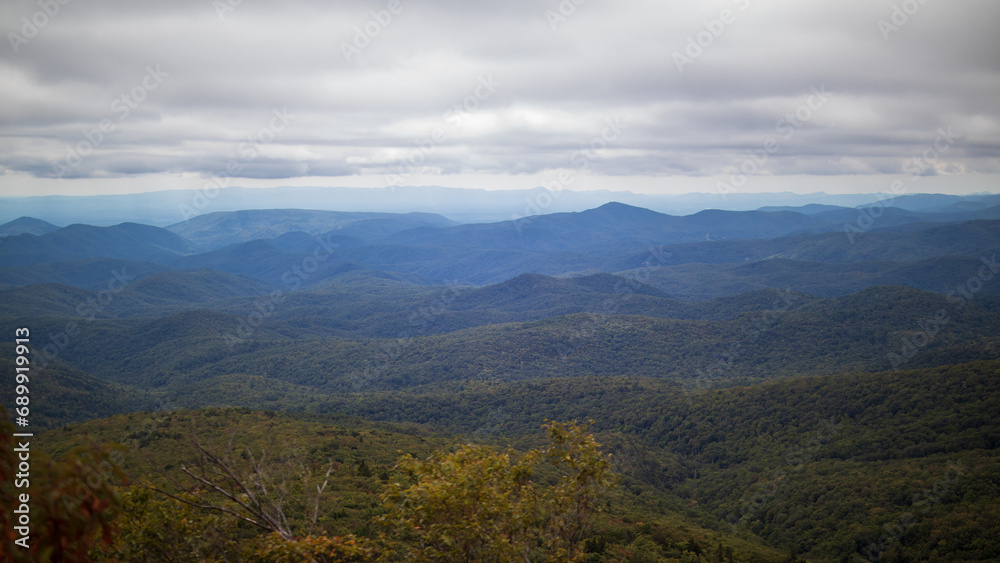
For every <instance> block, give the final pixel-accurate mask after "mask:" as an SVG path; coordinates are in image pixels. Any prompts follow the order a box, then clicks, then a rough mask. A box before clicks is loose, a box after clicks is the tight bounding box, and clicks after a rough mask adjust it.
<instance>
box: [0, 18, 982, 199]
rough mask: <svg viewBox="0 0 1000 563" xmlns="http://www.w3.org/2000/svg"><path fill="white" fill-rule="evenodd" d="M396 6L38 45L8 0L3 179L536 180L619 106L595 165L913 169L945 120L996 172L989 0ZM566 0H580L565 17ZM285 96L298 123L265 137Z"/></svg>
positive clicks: (53, 33) (118, 25)
mask: <svg viewBox="0 0 1000 563" xmlns="http://www.w3.org/2000/svg"><path fill="white" fill-rule="evenodd" d="M225 1H226V0H222V2H225ZM909 4H912V5H914V6H916V5H919V4H917V3H916V2H914V1H910V2H909ZM387 5H388V2H387V1H384V0H383V1H370V2H350V3H349V2H338V3H323V2H312V1H307V0H300V1H290V2H282V3H280V5H278V4H271V3H267V4H266V5H264V3H254V2H250V1H244V2H242V3H241V4H240V5H239V6H236V7H234V8H233V9H232V10H231V11H227V12H225V13H223V14H222V15H221V17H220V15H219V14H217V13H216V10H215V8H214V7H213V6H214V4H213V2H210V1H208V0H190V1H179V2H155V1H151V0H147V1H138V2H136V1H131V2H130V1H124V0H123V1H109V2H99V3H85V2H69V3H67V4H66V5H60V11H59V13H58V14H56V15H54V16H52V17H47V18H44V19H47V21H46V24H45V25H44V26H37V27H38V29H37V33H36V34H34V35H33V36H32V37H30V38H28V37H27V35H29V33H25V32H26V31H27V32H30V31H31V29H30V28H29V29H23V28H24V23H23V20H22V18H28V20H29V21H31V19H32V18H35V19H36V20H37V21H40V20H42V19H43V18H41V17H40V16H37V13H38V12H39V10H40V8H39V5H38V4H37V3H36V2H33V1H27V0H19V1H12V2H6V3H4V4H3V6H2V7H0V30H3V31H4V33H5V34H6V35H7V38H8V40H9V39H10V37H11V35H10V34H19V35H21V36H23V37H25V39H26V42H18V41H16V40H15V44H11V43H10V41H8V44H6V45H3V46H2V48H0V172H5V173H6V174H7V176H5V177H0V178H8V180H0V181H11V180H9V178H11V177H14V176H17V175H20V176H22V177H23V176H27V177H29V178H30V177H40V178H44V177H52V176H61V177H64V178H101V177H120V176H132V175H147V174H185V173H186V174H197V175H202V176H207V175H211V174H213V173H219V172H220V171H222V170H225V169H226V167H227V165H231V163H234V162H235V163H237V164H238V165H239V172H238V173H236V174H233V175H234V176H236V177H246V178H271V179H282V178H295V177H300V176H344V175H358V174H369V175H382V174H388V173H394V172H395V171H398V170H400V168H401V166H402V167H404V168H405V169H407V170H410V171H412V172H415V173H416V172H421V173H431V174H434V173H440V174H458V173H463V174H469V173H479V174H536V173H544V172H546V171H551V170H555V169H559V168H570V167H573V164H572V163H571V156H572V155H573V154H574V152H575V151H579V150H581V149H582V148H585V147H587V146H589V144H590V143H591V141H592V140H593V139H594V138H595V136H599V135H600V134H601V132H602V129H603V128H604V127H605V120H606V119H607V118H610V117H617V118H620V119H621V120H623V121H624V122H625V123H627V124H628V128H627V130H626V132H625V134H623V135H621V136H619V137H617V138H616V139H615V140H614V142H613V143H608V144H607V147H606V150H602V151H600V152H599V157H597V158H594V159H591V160H590V161H589V163H588V166H589V172H590V173H592V174H598V175H607V176H629V175H637V176H641V175H645V176H649V175H653V176H656V175H681V176H693V177H697V176H711V175H719V174H723V175H724V174H730V173H732V172H733V171H734V170H738V169H739V167H740V166H741V164H742V163H743V162H744V161H745V160H746V159H747V155H748V154H749V153H748V151H754V150H758V149H760V148H761V147H762V146H764V143H766V142H768V139H773V140H774V141H776V142H777V148H776V149H775V150H774V151H773V152H772V153H770V154H769V156H768V159H767V161H766V162H764V163H762V164H761V165H760V166H759V169H758V170H756V171H755V173H756V174H761V175H769V174H770V175H783V174H801V175H824V176H825V175H838V174H845V175H847V174H892V173H901V172H904V171H905V170H904V166H905V162H906V161H907V159H909V158H911V157H913V156H914V155H918V154H920V152H921V151H923V150H925V149H926V147H927V146H928V145H929V144H932V143H933V142H934V140H935V137H936V135H937V133H936V131H937V130H938V129H939V128H948V127H951V128H953V129H954V131H956V132H959V133H960V134H961V138H960V140H959V141H958V142H956V143H954V144H953V145H951V146H950V147H949V150H948V151H947V152H945V153H942V154H941V157H940V159H939V160H938V161H937V162H936V163H935V165H936V168H935V169H934V172H938V173H973V172H983V173H990V174H996V173H998V171H1000V160H998V155H1000V101H998V100H1000V98H998V96H997V93H998V92H1000V59H998V58H997V57H996V53H997V52H1000V34H997V33H995V29H994V27H995V23H996V22H997V21H1000V4H997V3H995V2H992V1H988V0H967V1H961V2H944V1H943V0H929V1H927V2H926V3H924V4H922V5H919V6H920V7H919V9H918V10H916V12H915V13H912V14H909V15H906V21H905V23H903V24H902V25H897V24H899V23H900V21H901V16H899V13H903V12H899V13H897V15H896V20H895V21H896V23H895V24H894V23H893V19H892V18H893V14H894V11H893V10H894V8H893V6H894V5H896V6H904V5H907V2H903V1H902V0H898V1H893V0H877V1H872V0H844V1H839V2H832V1H831V2H809V3H803V2H793V1H791V0H771V1H764V0H737V1H730V0H716V1H713V2H695V1H693V0H691V1H675V2H662V1H655V2H654V1H652V0H625V1H621V2H609V1H607V0H588V1H586V2H583V3H582V4H581V5H579V6H576V5H575V4H574V3H573V2H572V0H565V1H563V2H557V1H555V0H553V1H550V2H541V3H539V2H532V1H528V0H518V1H512V2H505V3H493V2H467V1H462V2H459V1H457V0H439V1H425V2H419V3H418V2H411V1H409V0H400V4H399V5H400V6H402V11H401V12H399V13H397V14H394V15H391V21H388V23H387V24H383V23H379V22H378V21H377V20H378V19H379V18H383V22H385V21H386V19H385V16H386V14H387V12H385V11H384V10H386V7H387ZM560 5H562V6H570V5H573V6H575V11H574V12H573V13H572V14H569V15H566V16H565V19H559V18H555V19H553V17H552V14H554V13H558V12H559V9H560V8H559V6H560ZM723 10H728V11H729V12H728V14H729V19H730V23H722V24H721V26H720V25H719V22H715V20H719V19H720V18H722V17H723V15H724V14H725V13H726V12H723ZM547 11H550V13H549V15H548V16H547V15H546V12H547ZM911 11H912V10H911ZM880 21H881V22H882V24H880V23H879V22H880ZM887 22H888V24H892V25H894V26H896V29H895V30H893V29H891V28H887V27H886V23H887ZM553 23H554V24H555V29H553ZM880 25H881V28H880ZM365 29H368V30H373V31H376V32H377V34H376V35H375V36H373V37H368V36H367V35H361V36H359V31H358V30H361V33H362V34H364V30H365ZM887 29H888V31H887ZM713 30H714V31H715V32H717V33H716V34H713V33H712V31H713ZM886 37H888V39H886ZM699 39H700V40H702V43H703V46H697V47H690V45H691V41H692V40H693V41H695V42H697V41H698V40H699ZM344 45H348V46H349V47H348V49H349V50H353V51H352V52H351V53H350V54H349V58H350V61H348V60H345V56H344V48H345V47H344ZM15 47H16V48H17V52H15ZM699 49H700V51H699ZM675 53H679V54H681V55H683V56H685V57H690V62H689V63H687V64H685V65H684V66H683V72H681V71H679V70H678V68H677V62H676V60H677V58H676V56H675ZM150 69H154V71H155V74H158V76H157V77H156V78H155V79H153V80H151V79H150V78H149V77H148V76H149V74H150ZM156 69H159V70H158V71H156ZM161 79H162V80H161ZM484 80H487V81H492V82H493V83H495V84H497V85H496V86H495V87H494V88H493V91H489V92H487V91H486V90H484V89H483V87H481V85H482V84H483V82H482V81H484ZM144 81H145V82H144ZM149 86H154V87H152V88H150V87H149ZM820 87H822V88H823V89H824V90H825V91H826V92H828V93H829V96H828V99H827V100H824V101H823V102H822V103H821V104H815V99H812V102H814V105H813V106H809V104H810V101H811V98H810V96H812V95H813V94H812V93H811V92H812V89H813V88H820ZM477 88H478V90H477ZM477 93H478V94H479V95H478V97H477ZM803 107H807V108H809V111H808V112H805V111H802V110H801V108H803ZM283 108H284V109H285V110H286V111H287V112H288V113H290V114H293V115H294V116H295V118H294V120H293V121H292V122H291V123H289V124H286V126H283V127H281V129H280V130H274V129H272V130H270V131H269V127H271V117H272V115H273V112H274V111H275V110H279V111H281V110H282V109H283ZM456 108H457V111H456ZM796 111H800V114H799V120H798V125H796V126H794V127H792V128H791V129H789V127H788V124H789V121H788V119H787V116H789V115H791V116H793V117H794V116H796ZM806 113H808V118H807V119H801V117H802V116H803V115H806ZM783 120H784V121H783ZM102 123H103V124H104V129H105V131H103V132H102V133H101V134H100V136H97V135H96V134H95V133H93V132H94V131H95V130H97V131H100V130H101V129H102ZM789 131H791V134H790V135H789ZM435 135H436V138H437V140H434V141H433V142H432V144H431V145H428V144H427V143H426V141H427V139H434V138H435ZM254 139H256V140H257V142H256V144H254V142H253V140H254ZM248 142H249V143H250V144H251V145H254V151H253V154H252V157H251V156H250V153H248V151H247V147H246V144H247V143H248ZM421 142H423V143H424V145H423V146H424V147H425V148H426V147H432V150H426V151H424V152H420V148H419V147H420V143H421ZM74 151H75V152H76V153H77V156H79V162H78V163H77V164H75V165H73V163H74V162H76V160H77V159H76V158H75V157H74V156H73V153H74ZM415 151H417V152H418V153H420V156H419V158H417V157H414V156H413V155H414V154H416V153H415ZM83 153H86V154H83ZM418 159H419V163H418V164H415V165H412V164H411V165H410V166H409V167H407V164H406V163H407V162H412V161H413V160H418ZM60 165H61V166H60ZM2 185H3V184H0V186H2Z"/></svg>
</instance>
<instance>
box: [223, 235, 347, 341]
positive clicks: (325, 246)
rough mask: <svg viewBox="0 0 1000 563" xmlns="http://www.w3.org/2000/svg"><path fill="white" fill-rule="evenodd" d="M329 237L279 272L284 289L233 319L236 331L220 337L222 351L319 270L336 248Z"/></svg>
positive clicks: (320, 239) (245, 336)
mask: <svg viewBox="0 0 1000 563" xmlns="http://www.w3.org/2000/svg"><path fill="white" fill-rule="evenodd" d="M331 236H333V235H332V234H330V233H328V234H327V235H326V238H325V239H324V238H323V237H321V236H317V237H314V238H315V240H316V247H315V248H314V249H313V251H312V252H311V253H309V254H306V255H305V256H304V257H303V258H302V259H301V260H299V261H298V263H296V264H293V265H292V266H291V267H289V268H288V269H286V270H285V271H284V272H282V274H281V282H282V283H283V284H285V286H287V287H286V288H284V289H283V288H280V287H279V288H277V289H275V290H274V291H272V292H270V293H268V294H265V295H262V296H260V297H258V298H257V299H255V300H254V303H253V311H251V312H250V313H249V314H248V315H244V316H242V317H240V318H239V319H238V320H237V324H238V325H239V326H238V327H237V328H236V330H235V331H232V332H226V333H224V334H223V335H222V340H223V341H224V342H225V343H226V348H227V349H228V351H229V352H230V353H232V352H233V351H234V350H235V349H236V346H237V345H238V344H242V343H243V342H245V341H246V339H248V338H250V337H251V336H252V335H253V333H254V332H255V331H256V330H257V329H258V328H260V326H261V325H262V324H264V320H265V319H267V318H268V317H270V316H272V315H274V313H275V312H276V311H277V310H278V305H279V304H281V302H282V301H283V300H284V299H285V296H286V294H287V293H291V292H293V291H298V290H299V289H300V288H301V287H302V284H303V283H305V282H306V281H308V280H309V278H310V277H311V276H312V275H313V274H315V273H316V272H317V271H318V270H319V267H320V265H321V264H322V263H323V262H326V261H327V260H329V259H330V256H332V255H333V252H334V250H336V249H338V248H340V243H336V242H332V241H331V240H330V237H331Z"/></svg>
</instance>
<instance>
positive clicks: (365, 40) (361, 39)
mask: <svg viewBox="0 0 1000 563" xmlns="http://www.w3.org/2000/svg"><path fill="white" fill-rule="evenodd" d="M404 8H405V6H404V5H403V3H402V2H401V1H400V0H389V1H388V2H387V3H386V5H385V9H382V10H373V11H372V12H371V18H370V19H369V20H368V21H367V22H365V23H364V24H362V25H360V26H357V25H356V26H354V38H353V39H352V40H351V42H350V43H348V42H347V41H341V42H340V53H341V54H342V55H344V60H345V61H347V64H351V63H352V62H354V61H353V60H352V59H353V57H356V56H357V55H360V54H361V52H362V51H364V50H365V49H367V48H368V46H369V45H371V44H372V41H374V40H375V38H376V37H378V36H380V35H382V31H384V30H385V28H387V27H389V24H391V23H392V21H393V18H394V17H395V16H398V15H399V14H402V13H403V9H404Z"/></svg>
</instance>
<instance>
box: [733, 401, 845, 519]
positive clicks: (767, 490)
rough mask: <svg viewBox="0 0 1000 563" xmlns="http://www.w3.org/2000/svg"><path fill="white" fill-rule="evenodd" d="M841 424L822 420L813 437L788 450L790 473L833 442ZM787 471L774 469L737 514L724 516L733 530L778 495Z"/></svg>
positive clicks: (786, 456) (785, 480) (796, 470)
mask: <svg viewBox="0 0 1000 563" xmlns="http://www.w3.org/2000/svg"><path fill="white" fill-rule="evenodd" d="M841 424H843V423H836V422H834V418H833V417H830V419H829V420H824V421H822V423H821V424H820V428H819V430H817V431H816V432H814V434H813V437H812V438H811V439H810V440H808V441H807V442H805V443H804V444H802V445H799V446H796V447H790V448H788V451H787V452H785V462H786V463H787V464H789V465H790V466H791V471H792V472H799V471H802V468H803V467H805V465H806V464H807V463H809V462H811V461H813V460H815V459H816V455H817V454H818V453H819V450H820V448H821V447H822V446H823V445H824V444H827V443H829V442H830V441H832V440H833V438H834V437H835V436H836V435H837V434H838V433H839V432H840V427H841ZM788 473H789V472H788V471H786V470H784V469H776V470H774V471H772V472H771V473H770V475H768V478H766V479H762V480H760V481H758V482H757V483H754V485H753V491H752V492H751V493H750V496H749V497H747V498H746V500H744V501H743V502H741V503H740V508H739V511H738V512H730V513H729V514H728V515H726V520H727V521H728V522H729V523H730V524H732V526H733V527H734V528H735V527H737V526H739V525H740V524H742V523H743V522H746V521H748V520H750V519H752V518H753V517H754V515H756V514H757V511H759V510H760V509H761V508H763V506H764V505H765V504H766V503H767V502H768V500H770V499H771V498H773V497H774V496H775V495H777V494H778V490H779V485H780V484H781V483H785V482H787V477H788Z"/></svg>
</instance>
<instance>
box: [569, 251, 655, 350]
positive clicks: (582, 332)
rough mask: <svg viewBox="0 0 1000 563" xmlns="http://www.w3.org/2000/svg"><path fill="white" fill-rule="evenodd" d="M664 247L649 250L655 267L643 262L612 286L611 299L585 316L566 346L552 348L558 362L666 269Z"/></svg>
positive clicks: (609, 297)
mask: <svg viewBox="0 0 1000 563" xmlns="http://www.w3.org/2000/svg"><path fill="white" fill-rule="evenodd" d="M664 246H665V245H660V246H659V247H652V246H651V247H649V256H650V258H651V259H655V260H656V262H657V264H655V265H654V264H653V263H652V260H650V259H647V260H646V261H644V262H643V264H642V267H641V268H639V269H638V272H636V273H635V274H633V275H630V276H628V277H623V279H622V280H621V281H619V282H617V283H615V286H614V288H613V289H612V293H611V295H609V296H608V297H607V298H605V299H604V301H602V302H601V308H600V310H599V311H598V312H596V313H595V312H589V311H588V312H587V313H586V314H587V318H586V320H585V321H584V322H582V323H580V324H579V325H576V326H574V327H573V330H571V331H570V333H569V337H568V338H567V339H566V342H563V343H559V344H557V345H556V353H557V354H559V359H560V360H565V359H566V358H567V357H568V356H569V355H570V354H571V353H573V352H574V351H575V350H577V349H578V348H580V347H581V346H583V345H584V344H585V343H587V342H588V341H589V340H590V339H591V338H593V337H594V336H595V335H596V334H597V331H598V330H600V329H601V328H602V327H604V326H606V325H607V322H608V320H609V319H610V318H611V317H612V316H613V315H617V314H619V313H620V312H621V308H622V307H623V306H624V305H625V304H626V303H628V301H629V300H631V299H632V296H633V295H635V292H636V291H638V290H639V289H640V288H641V286H642V285H648V284H649V282H650V280H651V278H652V277H653V272H656V271H657V270H659V269H660V268H662V267H663V266H664V265H666V263H667V260H669V259H670V258H671V256H672V255H671V254H670V252H667V251H666V250H664V249H663V248H664ZM622 325H624V328H629V327H628V323H627V322H626V323H620V325H619V326H622Z"/></svg>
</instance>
